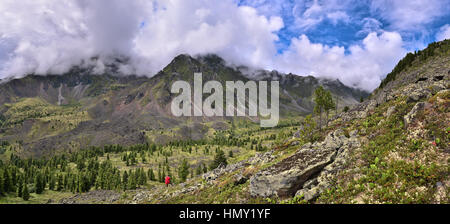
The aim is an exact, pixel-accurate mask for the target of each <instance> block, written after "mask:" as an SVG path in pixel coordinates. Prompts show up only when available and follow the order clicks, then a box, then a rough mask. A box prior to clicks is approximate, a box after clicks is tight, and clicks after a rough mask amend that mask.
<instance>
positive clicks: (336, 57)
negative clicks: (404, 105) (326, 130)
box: [0, 0, 405, 90]
mask: <svg viewBox="0 0 450 224" xmlns="http://www.w3.org/2000/svg"><path fill="white" fill-rule="evenodd" d="M329 1H330V2H334V1H332V0H329ZM333 4H334V5H338V3H337V2H334V3H333ZM333 4H332V5H333ZM303 6H304V7H303ZM303 6H302V8H301V9H300V8H297V10H299V11H298V13H300V14H299V15H301V16H303V17H304V18H310V19H311V21H309V22H311V24H312V23H314V20H322V19H330V20H332V21H335V22H336V23H338V22H345V21H346V20H347V17H346V16H345V15H346V14H345V13H344V11H342V12H340V10H341V9H340V8H339V7H335V8H333V10H331V9H332V8H329V7H330V6H329V5H321V4H319V2H318V1H314V2H312V4H311V3H308V4H305V5H303ZM293 10H295V9H293ZM0 11H1V12H3V13H2V14H0V64H2V65H0V78H5V77H11V76H16V77H17V76H22V75H24V74H27V73H33V72H34V73H37V74H48V73H56V74H60V73H63V72H65V71H67V70H68V69H69V68H71V67H72V66H74V65H79V64H80V63H81V62H83V61H84V60H86V59H89V58H91V57H94V56H99V60H98V61H97V62H95V64H94V65H95V66H96V70H97V71H98V72H99V73H101V72H102V69H103V68H104V67H105V66H104V64H105V63H108V62H109V61H110V60H111V56H117V55H120V56H126V57H129V58H130V59H131V60H130V62H129V65H128V66H123V67H121V68H120V71H121V72H122V73H124V74H134V73H136V74H139V75H147V76H152V75H154V74H156V73H157V72H158V71H159V70H160V69H162V68H163V67H164V66H166V65H167V64H168V63H169V62H170V61H171V60H172V59H173V58H174V57H175V56H176V55H178V54H182V53H188V54H191V55H196V54H205V53H216V54H218V55H220V56H221V57H223V58H224V59H225V60H226V61H229V62H231V63H233V64H236V65H242V64H243V65H247V66H250V67H254V68H258V67H261V68H266V69H277V70H280V71H283V72H293V73H296V74H299V75H310V74H311V75H316V76H325V77H329V78H339V79H340V80H341V81H342V82H344V83H345V84H347V85H354V86H357V87H360V88H364V89H366V90H372V89H374V88H375V87H376V86H377V85H378V84H379V82H380V80H381V77H382V76H383V75H385V74H387V73H388V72H389V71H390V70H391V69H392V68H393V67H394V65H395V63H396V62H397V60H398V59H400V58H401V56H403V55H404V53H405V50H404V49H403V48H402V44H403V40H402V38H401V36H400V35H399V34H398V33H395V32H384V31H379V32H378V35H377V33H371V32H372V31H373V30H370V29H368V30H367V33H365V34H364V35H365V36H366V38H365V39H364V40H363V41H362V43H360V44H356V45H353V46H351V47H350V48H348V49H347V50H346V49H345V48H344V47H341V46H327V45H323V44H319V43H312V42H311V41H310V40H309V38H308V37H307V36H305V35H301V36H299V37H298V38H294V39H293V40H292V42H291V43H290V47H289V48H288V50H286V51H284V52H281V53H279V52H277V49H276V42H277V40H278V35H277V32H279V31H280V29H281V28H283V26H284V22H283V20H282V19H281V18H280V17H277V16H274V15H266V16H263V15H261V13H260V12H259V11H258V10H257V9H255V8H253V7H248V6H238V5H237V4H235V2H234V1H233V0H192V1H185V0H155V1H146V0H135V1H126V2H125V1H121V0H96V1H90V0H21V1H19V2H18V1H15V0H2V1H1V2H0ZM325 15H328V16H326V17H324V16H325ZM307 23H308V21H304V24H307ZM142 24H144V25H142ZM346 52H347V53H346Z"/></svg>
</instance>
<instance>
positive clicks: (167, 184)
mask: <svg viewBox="0 0 450 224" xmlns="http://www.w3.org/2000/svg"><path fill="white" fill-rule="evenodd" d="M165 182H166V187H169V184H170V177H169V176H166V181H165Z"/></svg>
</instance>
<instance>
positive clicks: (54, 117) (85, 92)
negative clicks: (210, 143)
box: [0, 55, 367, 156]
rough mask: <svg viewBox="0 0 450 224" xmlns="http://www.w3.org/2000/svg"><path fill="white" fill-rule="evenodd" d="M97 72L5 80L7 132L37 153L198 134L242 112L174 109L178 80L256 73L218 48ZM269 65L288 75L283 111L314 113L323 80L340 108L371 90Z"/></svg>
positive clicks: (0, 88) (0, 130)
mask: <svg viewBox="0 0 450 224" xmlns="http://www.w3.org/2000/svg"><path fill="white" fill-rule="evenodd" d="M113 67H114V66H113ZM111 70H114V69H109V70H108V71H111ZM92 72H93V71H92V68H78V67H75V68H73V69H72V70H71V71H70V72H68V73H67V74H63V75H47V76H35V75H30V76H27V77H25V78H22V79H15V80H10V81H9V82H5V83H3V84H1V85H0V103H1V106H0V115H1V116H0V118H1V119H0V121H1V123H0V139H2V140H8V141H10V142H14V141H19V142H20V144H19V145H20V148H22V149H23V150H21V151H22V152H23V153H25V154H33V155H37V156H39V155H41V154H46V153H49V152H53V151H61V150H63V151H73V150H77V149H79V148H84V147H88V146H102V145H106V144H122V145H133V144H142V143H145V142H156V143H166V142H168V141H171V140H174V139H193V140H198V139H202V138H205V136H208V135H210V134H211V132H214V130H222V129H225V128H227V127H230V122H231V121H232V120H240V119H231V118H229V117H228V118H227V117H225V118H207V117H195V118H176V117H174V116H172V114H171V112H170V102H171V101H172V99H173V98H174V97H175V95H174V94H171V93H170V87H171V85H172V83H173V82H175V81H177V80H184V81H188V82H190V83H191V84H192V83H193V76H194V73H195V72H202V73H203V80H204V81H203V82H204V83H205V82H206V81H209V80H217V81H219V82H221V83H222V84H225V81H237V80H241V81H244V82H246V81H248V80H250V79H249V78H248V77H246V76H244V75H243V74H242V73H241V72H240V71H239V70H238V69H235V68H232V67H229V66H227V65H226V62H225V61H224V60H223V59H221V58H220V57H218V56H216V55H206V56H202V57H198V58H192V57H190V56H189V55H179V56H177V57H176V58H174V60H173V61H172V62H171V63H170V64H169V65H167V66H166V67H165V68H164V69H163V70H162V71H160V72H159V73H158V74H156V75H155V76H153V77H152V78H147V77H136V76H126V77H121V76H114V75H109V74H110V73H107V74H104V75H93V74H92ZM262 72H265V73H267V74H275V75H273V76H271V77H265V78H264V80H268V81H270V80H279V81H280V83H281V85H280V87H281V91H280V104H281V106H280V110H281V111H280V113H281V116H282V117H284V118H290V117H296V116H301V115H304V114H307V113H310V112H311V111H312V109H313V103H312V94H313V90H314V89H315V88H316V87H317V86H318V85H324V86H325V88H327V89H330V90H331V91H332V93H333V95H334V96H335V97H339V98H340V99H342V101H341V103H340V104H339V107H340V108H342V107H344V106H347V105H352V104H355V103H357V102H358V100H359V98H361V97H366V96H367V93H365V92H362V91H359V90H355V89H352V88H349V87H346V86H344V85H342V83H340V82H339V81H331V80H318V79H316V78H314V77H300V76H296V75H292V74H289V75H284V74H279V73H274V72H272V73H270V72H266V71H262ZM256 80H259V79H256Z"/></svg>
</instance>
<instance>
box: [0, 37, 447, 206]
mask: <svg viewBox="0 0 450 224" xmlns="http://www.w3.org/2000/svg"><path fill="white" fill-rule="evenodd" d="M242 69H243V68H242V67H239V68H234V67H231V66H227V65H226V63H225V62H224V61H223V60H222V59H220V58H219V57H217V56H214V55H208V56H203V57H198V58H192V57H190V56H188V55H180V56H178V57H176V58H175V59H174V60H173V61H172V63H170V64H169V65H168V66H167V67H166V68H165V69H163V70H162V71H161V72H159V73H158V74H157V75H155V76H153V77H152V78H145V77H134V76H129V77H120V76H112V75H91V74H90V71H89V70H88V69H79V68H74V70H73V71H72V72H69V73H68V74H64V75H61V76H54V75H53V76H52V75H49V76H45V77H41V76H28V77H25V78H23V79H18V80H12V81H10V82H8V83H4V84H3V85H1V87H0V91H1V93H2V94H1V95H0V96H1V98H0V100H1V102H2V106H1V110H0V111H1V119H0V120H1V127H2V132H1V138H2V141H0V179H1V180H3V181H0V203H63V204H64V203H84V204H85V203H121V204H123V203H133V204H136V203H170V204H172V203H206V204H217V203H233V204H237V203H239V204H242V203H248V204H255V203H258V204H259V203H289V204H306V203H310V204H312V203H389V204H392V203H396V204H406V203H408V204H410V203H416V204H419V203H420V204H423V203H427V204H432V203H436V204H439V203H441V204H448V203H450V201H449V198H450V197H449V196H448V195H449V193H450V192H449V189H450V187H449V186H450V179H449V178H450V176H449V161H450V147H449V146H450V138H449V133H450V119H449V118H450V111H449V108H450V40H445V41H442V42H437V43H433V44H431V45H430V46H428V48H426V49H424V50H423V51H418V52H415V53H414V54H409V55H407V56H406V57H405V58H404V59H403V60H401V61H400V62H399V64H398V65H397V66H396V67H395V69H394V70H393V71H392V72H391V73H390V74H388V75H387V77H386V79H385V80H384V81H383V82H382V84H381V85H380V87H379V88H378V89H377V90H375V91H374V92H373V93H372V94H370V96H369V97H367V98H366V99H365V100H364V102H362V103H358V104H355V105H352V106H350V108H348V110H347V109H346V110H342V111H341V110H339V111H338V113H337V114H333V115H334V116H332V119H330V120H329V121H328V122H327V125H324V126H322V127H320V128H319V127H317V126H315V124H317V123H318V122H317V121H318V120H319V119H320V116H314V117H313V118H311V117H309V116H307V117H306V118H305V119H303V117H302V116H300V115H303V113H304V111H303V110H302V109H300V108H299V107H303V106H302V105H300V104H299V105H297V104H295V103H294V102H292V100H288V99H291V97H292V98H294V100H295V99H296V97H299V98H300V97H304V98H303V99H310V97H311V94H312V89H313V88H312V89H311V90H309V89H308V88H309V87H310V86H311V85H313V86H314V85H324V86H325V88H328V89H330V91H332V92H333V93H334V96H335V97H336V96H340V97H342V98H345V97H348V98H349V96H352V94H357V93H359V91H358V90H354V89H351V88H347V87H342V88H339V89H338V90H337V89H333V87H336V86H338V87H340V86H341V84H340V83H339V82H338V81H331V80H316V79H314V78H312V77H300V78H298V77H296V76H292V75H289V74H288V75H283V74H279V73H277V72H276V71H272V72H269V71H255V72H253V73H249V72H243V71H242ZM197 71H202V72H204V78H205V79H206V80H212V79H217V80H219V81H220V82H223V81H226V80H234V79H242V80H250V79H252V80H263V79H266V80H279V81H280V86H282V89H283V91H282V93H283V94H282V96H281V97H284V98H285V99H286V100H284V101H282V102H283V103H282V108H284V109H283V115H284V118H283V119H282V120H281V121H280V124H279V125H278V126H277V127H274V128H261V127H260V126H259V124H257V123H255V122H254V121H251V119H249V118H241V119H237V118H232V119H231V118H220V119H219V118H206V117H197V118H189V119H187V118H174V117H172V116H171V115H170V113H168V104H170V102H171V100H172V99H173V97H174V95H173V94H171V93H170V92H169V91H168V90H169V87H170V86H171V83H173V82H174V81H175V80H180V79H183V80H188V81H189V82H192V73H193V72H197ZM244 73H245V74H244ZM305 83H307V84H305ZM344 93H345V94H344ZM339 94H340V95H339ZM346 94H347V95H346ZM356 99H357V98H355V97H354V99H353V100H354V101H356ZM347 100H348V99H347ZM342 101H343V102H345V100H342ZM303 105H307V104H303ZM286 108H289V109H286ZM293 108H297V109H298V110H294V109H293ZM303 108H308V107H303ZM294 114H298V116H293V115H294ZM164 141H166V142H168V143H167V144H153V143H158V142H161V143H162V142H164ZM114 142H118V143H120V145H107V146H104V147H89V148H88V149H85V150H78V149H79V148H80V147H83V146H89V145H91V146H94V145H99V146H101V145H102V144H111V143H114ZM147 142H148V143H150V144H136V143H147ZM127 144H128V146H127ZM57 150H58V152H61V151H67V153H55V154H54V155H51V154H52V153H53V152H54V151H57ZM30 154H31V155H33V156H34V155H46V156H42V157H40V158H36V157H33V158H32V159H30V157H28V156H27V155H30ZM166 175H168V176H170V177H171V178H172V182H173V185H171V186H170V187H167V186H165V185H164V177H165V176H166ZM23 180H27V181H23ZM11 183H16V187H17V188H19V189H20V188H22V189H30V192H29V193H30V194H29V195H31V198H28V197H23V196H22V197H20V196H19V191H17V189H16V188H15V187H14V185H13V184H11ZM24 184H27V185H24ZM25 186H27V188H25ZM47 186H48V187H47ZM22 192H23V191H22ZM27 192H28V190H27ZM27 195H28V194H27ZM27 200H29V201H27Z"/></svg>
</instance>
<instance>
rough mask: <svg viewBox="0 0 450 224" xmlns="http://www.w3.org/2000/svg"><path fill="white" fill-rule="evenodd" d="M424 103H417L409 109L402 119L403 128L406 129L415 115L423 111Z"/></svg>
mask: <svg viewBox="0 0 450 224" xmlns="http://www.w3.org/2000/svg"><path fill="white" fill-rule="evenodd" d="M425 105H426V104H425V103H424V102H419V103H416V105H415V106H414V107H413V108H412V109H411V111H410V112H409V113H408V114H406V115H405V116H404V117H403V121H404V123H405V127H408V126H409V125H410V124H411V123H412V122H413V121H414V120H415V119H416V117H417V114H418V113H419V112H421V111H423V110H424V109H425Z"/></svg>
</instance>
